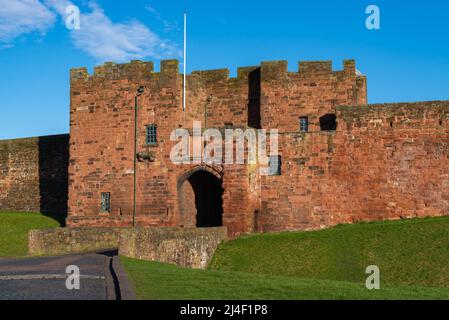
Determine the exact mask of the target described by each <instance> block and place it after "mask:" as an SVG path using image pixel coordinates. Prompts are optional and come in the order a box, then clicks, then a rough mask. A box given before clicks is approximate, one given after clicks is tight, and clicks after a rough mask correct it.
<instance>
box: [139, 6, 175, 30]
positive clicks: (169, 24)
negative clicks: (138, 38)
mask: <svg viewBox="0 0 449 320" xmlns="http://www.w3.org/2000/svg"><path fill="white" fill-rule="evenodd" d="M145 9H146V10H147V11H149V12H150V13H152V14H153V15H154V17H155V18H156V20H158V21H159V22H160V23H162V25H163V26H164V30H165V31H173V30H176V31H179V27H178V22H176V21H174V22H171V21H168V20H167V19H165V18H164V17H162V15H161V14H160V13H159V11H157V10H156V9H154V8H153V7H152V6H150V5H146V6H145Z"/></svg>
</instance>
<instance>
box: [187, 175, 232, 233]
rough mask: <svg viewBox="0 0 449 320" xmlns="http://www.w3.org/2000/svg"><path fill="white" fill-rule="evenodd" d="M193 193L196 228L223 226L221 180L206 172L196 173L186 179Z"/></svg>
mask: <svg viewBox="0 0 449 320" xmlns="http://www.w3.org/2000/svg"><path fill="white" fill-rule="evenodd" d="M188 181H189V183H190V185H191V186H192V188H193V192H194V193H195V206H196V226H197V227H220V226H222V225H223V220H222V218H223V198H222V197H223V188H222V187H221V180H219V179H218V178H217V177H215V176H214V175H213V174H211V173H209V172H207V171H197V172H195V173H194V174H192V175H191V176H190V178H189V179H188Z"/></svg>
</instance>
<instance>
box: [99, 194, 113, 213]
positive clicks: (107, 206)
mask: <svg viewBox="0 0 449 320" xmlns="http://www.w3.org/2000/svg"><path fill="white" fill-rule="evenodd" d="M100 210H101V212H111V193H110V192H102V193H101V205H100Z"/></svg>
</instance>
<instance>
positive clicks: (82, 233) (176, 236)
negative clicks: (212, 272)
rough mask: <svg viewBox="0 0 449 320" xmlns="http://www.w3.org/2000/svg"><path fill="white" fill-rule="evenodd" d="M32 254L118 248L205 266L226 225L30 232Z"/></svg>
mask: <svg viewBox="0 0 449 320" xmlns="http://www.w3.org/2000/svg"><path fill="white" fill-rule="evenodd" d="M28 238H29V241H28V247H29V253H30V254H31V255H61V254H71V253H82V252H95V251H102V250H108V249H119V254H120V255H123V256H126V257H131V258H137V259H144V260H151V261H159V262H164V263H171V264H176V265H179V266H183V267H190V268H197V269H204V268H206V267H207V264H208V263H209V261H210V260H211V259H212V256H213V254H214V252H215V250H216V249H217V247H218V245H219V244H220V243H221V242H222V241H224V240H225V239H226V238H227V231H226V228H224V227H221V228H156V227H149V228H58V229H51V230H32V231H30V233H29V236H28Z"/></svg>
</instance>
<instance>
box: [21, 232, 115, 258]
mask: <svg viewBox="0 0 449 320" xmlns="http://www.w3.org/2000/svg"><path fill="white" fill-rule="evenodd" d="M120 232H121V230H120V228H57V229H50V230H31V231H30V232H29V234H28V251H29V254H31V255H62V254H69V253H82V252H94V251H101V250H108V249H117V248H118V246H119V241H120Z"/></svg>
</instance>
